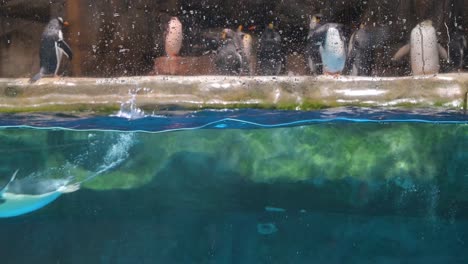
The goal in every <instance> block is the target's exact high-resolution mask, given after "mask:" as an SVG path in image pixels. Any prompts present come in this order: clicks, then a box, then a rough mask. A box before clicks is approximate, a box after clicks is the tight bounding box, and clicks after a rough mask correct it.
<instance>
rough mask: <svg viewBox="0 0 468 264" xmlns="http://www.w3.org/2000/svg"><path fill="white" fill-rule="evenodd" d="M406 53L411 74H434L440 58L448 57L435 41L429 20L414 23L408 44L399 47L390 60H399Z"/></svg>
mask: <svg viewBox="0 0 468 264" xmlns="http://www.w3.org/2000/svg"><path fill="white" fill-rule="evenodd" d="M408 54H409V55H410V60H411V71H412V72H413V75H427V74H436V73H438V72H439V69H440V58H443V59H445V60H447V59H448V55H447V51H446V50H445V49H444V48H443V47H442V46H441V45H440V44H439V43H438V41H437V34H436V30H435V28H434V26H432V21H431V20H425V21H423V22H421V23H419V24H418V25H416V27H415V28H414V29H413V30H412V31H411V36H410V41H409V44H406V45H404V46H403V47H401V48H400V49H399V50H398V51H397V53H396V54H395V55H394V56H393V58H392V60H393V61H397V60H400V59H401V58H403V57H404V56H406V55H408Z"/></svg>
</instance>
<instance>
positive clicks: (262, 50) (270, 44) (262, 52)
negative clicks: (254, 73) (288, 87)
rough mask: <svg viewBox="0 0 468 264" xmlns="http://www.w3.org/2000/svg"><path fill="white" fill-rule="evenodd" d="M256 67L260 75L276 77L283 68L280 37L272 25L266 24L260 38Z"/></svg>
mask: <svg viewBox="0 0 468 264" xmlns="http://www.w3.org/2000/svg"><path fill="white" fill-rule="evenodd" d="M257 58H258V66H259V73H260V74H261V75H278V74H280V72H281V69H282V66H283V56H282V54H281V36H280V34H279V33H278V32H276V31H275V29H274V25H273V23H270V24H268V26H267V27H266V28H265V30H264V31H263V33H262V36H261V37H260V41H259V46H258V53H257Z"/></svg>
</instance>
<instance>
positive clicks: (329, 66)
mask: <svg viewBox="0 0 468 264" xmlns="http://www.w3.org/2000/svg"><path fill="white" fill-rule="evenodd" d="M346 42H347V41H346V37H345V36H344V26H343V25H342V24H336V23H327V24H325V25H323V26H321V27H319V28H317V29H316V30H315V31H314V32H313V34H312V35H311V36H310V43H317V45H318V47H319V52H320V58H321V60H322V68H323V73H324V74H341V72H342V71H343V69H344V67H345V63H346V55H347V51H346V48H347V44H346Z"/></svg>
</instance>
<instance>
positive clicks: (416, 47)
mask: <svg viewBox="0 0 468 264" xmlns="http://www.w3.org/2000/svg"><path fill="white" fill-rule="evenodd" d="M438 45H439V44H438V43H437V35H436V32H435V29H434V27H432V26H421V25H418V26H416V27H415V28H414V29H413V30H412V31H411V39H410V50H411V51H410V58H411V70H412V72H413V74H414V75H424V74H436V73H438V72H439V68H440V64H439V50H438V47H439V46H438Z"/></svg>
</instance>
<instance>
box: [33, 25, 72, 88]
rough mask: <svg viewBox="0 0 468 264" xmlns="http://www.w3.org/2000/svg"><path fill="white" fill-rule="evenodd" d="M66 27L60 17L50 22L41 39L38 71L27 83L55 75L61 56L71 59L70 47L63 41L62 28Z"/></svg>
mask: <svg viewBox="0 0 468 264" xmlns="http://www.w3.org/2000/svg"><path fill="white" fill-rule="evenodd" d="M64 26H68V22H66V21H65V22H64V21H63V19H62V18H61V17H57V18H54V19H52V20H50V22H49V23H48V24H47V26H46V28H45V29H44V32H43V33H42V37H41V47H40V50H39V58H40V67H41V68H40V69H39V73H37V74H36V75H34V77H32V78H31V79H30V80H29V82H30V83H33V82H36V81H37V80H39V79H40V78H42V77H43V76H46V75H57V72H58V70H59V67H60V61H61V60H62V55H63V54H65V56H67V57H68V59H70V60H71V59H72V57H73V53H72V50H71V48H70V46H69V45H68V44H67V43H66V42H65V40H63V33H62V28H63V27H64Z"/></svg>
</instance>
